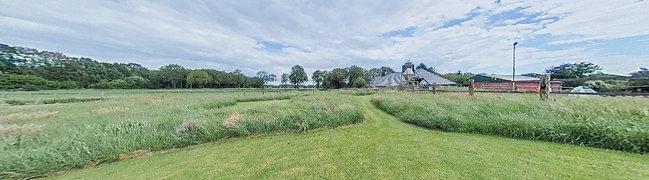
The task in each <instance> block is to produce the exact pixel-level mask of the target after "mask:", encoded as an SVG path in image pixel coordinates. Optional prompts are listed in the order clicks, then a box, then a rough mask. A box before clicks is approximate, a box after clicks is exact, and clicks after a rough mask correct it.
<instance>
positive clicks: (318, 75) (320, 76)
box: [311, 70, 324, 89]
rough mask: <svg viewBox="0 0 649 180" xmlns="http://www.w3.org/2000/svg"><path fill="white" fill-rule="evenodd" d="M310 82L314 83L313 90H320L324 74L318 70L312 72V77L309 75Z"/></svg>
mask: <svg viewBox="0 0 649 180" xmlns="http://www.w3.org/2000/svg"><path fill="white" fill-rule="evenodd" d="M311 80H313V82H315V88H316V89H319V88H320V83H322V81H323V80H324V74H323V73H322V71H320V70H316V71H313V75H311Z"/></svg>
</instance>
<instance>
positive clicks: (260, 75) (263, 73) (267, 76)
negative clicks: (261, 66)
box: [257, 71, 276, 94]
mask: <svg viewBox="0 0 649 180" xmlns="http://www.w3.org/2000/svg"><path fill="white" fill-rule="evenodd" d="M257 78H259V79H261V81H262V85H261V88H262V90H263V89H264V86H265V85H266V83H268V82H271V81H275V78H276V76H275V75H274V74H268V73H267V72H266V71H259V72H257ZM263 93H264V92H263V91H262V94H263Z"/></svg>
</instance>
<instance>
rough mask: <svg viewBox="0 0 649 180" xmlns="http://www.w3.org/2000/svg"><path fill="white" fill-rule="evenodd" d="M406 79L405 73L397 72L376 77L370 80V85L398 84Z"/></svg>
mask: <svg viewBox="0 0 649 180" xmlns="http://www.w3.org/2000/svg"><path fill="white" fill-rule="evenodd" d="M405 80H406V79H405V78H404V77H403V73H401V72H396V73H392V74H388V75H386V76H381V77H375V78H374V79H372V81H371V82H370V86H398V85H399V83H401V82H402V81H405Z"/></svg>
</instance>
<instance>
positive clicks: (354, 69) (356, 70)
mask: <svg viewBox="0 0 649 180" xmlns="http://www.w3.org/2000/svg"><path fill="white" fill-rule="evenodd" d="M348 71H349V79H348V82H350V83H349V84H348V86H349V87H352V85H353V83H352V82H354V81H355V80H356V79H357V78H363V79H364V80H365V82H367V81H369V80H370V77H369V76H368V75H367V72H366V71H365V70H364V69H363V68H361V67H358V66H356V65H352V66H351V67H349V70H348Z"/></svg>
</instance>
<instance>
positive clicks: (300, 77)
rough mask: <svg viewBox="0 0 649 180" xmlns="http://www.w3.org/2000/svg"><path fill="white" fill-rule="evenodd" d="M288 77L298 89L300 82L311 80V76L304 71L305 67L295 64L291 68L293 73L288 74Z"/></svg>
mask: <svg viewBox="0 0 649 180" xmlns="http://www.w3.org/2000/svg"><path fill="white" fill-rule="evenodd" d="M288 79H289V80H290V81H291V84H294V85H295V88H296V89H299V87H300V84H302V83H304V82H306V81H308V80H309V77H308V76H307V75H306V73H305V72H304V68H302V66H300V65H295V66H293V67H292V68H291V75H289V76H288Z"/></svg>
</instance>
